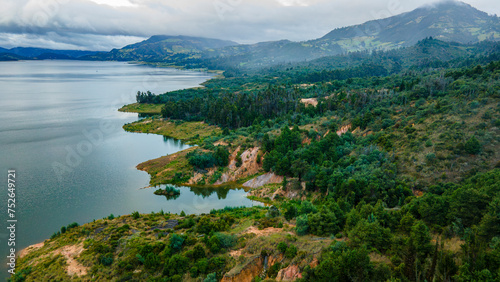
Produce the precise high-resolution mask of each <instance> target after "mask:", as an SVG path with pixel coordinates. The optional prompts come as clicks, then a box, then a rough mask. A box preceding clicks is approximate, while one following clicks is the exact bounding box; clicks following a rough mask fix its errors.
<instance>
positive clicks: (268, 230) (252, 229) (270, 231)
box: [243, 226, 294, 237]
mask: <svg viewBox="0 0 500 282" xmlns="http://www.w3.org/2000/svg"><path fill="white" fill-rule="evenodd" d="M281 232H283V228H275V227H268V228H264V229H262V230H259V229H258V228H257V227H255V226H250V227H248V228H247V229H246V230H245V231H243V234H247V233H253V234H255V235H257V237H260V236H269V235H271V234H274V233H281ZM285 233H287V234H290V235H294V234H293V232H290V231H288V232H285Z"/></svg>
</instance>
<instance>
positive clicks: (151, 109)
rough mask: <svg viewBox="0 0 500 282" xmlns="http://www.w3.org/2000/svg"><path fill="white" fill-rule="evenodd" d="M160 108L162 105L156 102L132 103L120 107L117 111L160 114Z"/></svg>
mask: <svg viewBox="0 0 500 282" xmlns="http://www.w3.org/2000/svg"><path fill="white" fill-rule="evenodd" d="M161 108H162V106H161V105H158V104H144V103H134V104H130V105H126V106H123V107H121V108H120V109H119V111H120V112H132V113H139V114H150V115H154V114H160V113H161Z"/></svg>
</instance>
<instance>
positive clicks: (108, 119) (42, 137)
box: [0, 61, 254, 276]
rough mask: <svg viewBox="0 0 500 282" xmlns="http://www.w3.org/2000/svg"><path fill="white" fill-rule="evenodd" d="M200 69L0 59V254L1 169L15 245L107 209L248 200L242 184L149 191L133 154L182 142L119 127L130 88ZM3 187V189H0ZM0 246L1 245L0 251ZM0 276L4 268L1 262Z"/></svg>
mask: <svg viewBox="0 0 500 282" xmlns="http://www.w3.org/2000/svg"><path fill="white" fill-rule="evenodd" d="M209 78H210V76H209V75H208V74H206V73H198V72H188V71H179V70H174V69H161V68H152V67H148V66H141V65H132V64H127V63H119V62H80V61H32V62H0V105H1V108H0V180H1V182H0V183H3V184H2V185H0V199H1V200H2V201H1V206H0V214H1V219H2V223H1V224H0V227H1V228H0V230H1V231H0V254H1V256H2V258H3V259H4V260H5V258H6V255H7V241H6V239H7V236H8V234H7V232H6V227H2V226H4V225H5V226H6V225H7V223H6V220H7V213H6V207H7V179H6V178H7V170H8V169H15V170H16V181H17V182H16V186H17V187H16V215H17V220H18V222H17V225H16V248H17V249H18V250H20V249H21V248H23V247H26V246H28V245H30V244H33V243H37V242H40V241H43V240H44V239H46V238H48V237H50V235H51V234H52V233H54V232H55V231H57V230H59V228H60V227H61V226H63V225H67V224H69V223H71V222H75V221H76V222H78V223H80V224H82V223H86V222H89V221H92V220H93V219H99V218H103V217H105V216H108V215H110V214H114V215H115V216H116V215H122V214H130V213H131V212H132V211H139V212H141V213H146V212H151V211H160V210H162V209H163V210H164V211H165V212H167V211H170V212H174V213H178V212H180V211H181V210H184V211H185V212H187V213H202V212H208V211H210V210H211V209H212V208H223V207H224V206H239V205H247V206H250V205H252V204H254V203H253V202H252V201H250V200H248V199H247V198H246V197H245V196H246V193H245V192H244V191H243V190H219V191H217V190H210V191H199V190H195V189H190V188H186V187H183V188H181V195H180V197H178V198H176V199H175V200H167V199H166V198H165V197H163V196H156V195H154V194H153V190H152V189H141V188H142V187H145V186H147V185H148V182H149V176H148V175H147V173H145V172H141V171H138V170H136V168H135V166H136V165H137V164H139V163H140V162H143V161H146V160H149V159H153V158H157V157H160V156H163V155H166V154H172V153H175V152H177V151H179V150H183V149H185V148H188V147H189V146H187V145H185V144H183V143H182V142H180V141H176V140H173V139H164V138H163V137H162V136H158V135H151V134H136V133H127V132H125V131H124V130H123V129H122V126H123V124H125V123H129V122H132V121H135V120H137V119H138V117H137V114H131V113H120V112H118V111H117V109H118V108H119V107H121V106H122V105H124V104H128V103H132V102H134V101H135V93H136V92H137V91H146V90H150V91H152V92H154V93H163V92H165V91H170V90H175V89H182V88H188V87H193V86H196V85H198V84H200V83H202V82H203V81H205V80H207V79H209ZM1 187H3V188H1ZM2 190H3V192H2ZM4 254H5V255H4ZM3 265H4V266H3V267H2V276H3V274H5V270H4V269H5V263H4V264H3Z"/></svg>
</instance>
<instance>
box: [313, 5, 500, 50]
mask: <svg viewBox="0 0 500 282" xmlns="http://www.w3.org/2000/svg"><path fill="white" fill-rule="evenodd" d="M427 37H433V38H436V39H440V40H443V41H453V42H459V43H475V42H479V41H483V40H491V41H496V40H499V39H500V19H499V18H498V17H496V16H489V15H488V14H486V13H485V12H482V11H479V10H477V9H475V8H473V7H472V6H470V5H469V4H465V3H462V2H457V1H444V2H440V3H437V4H436V5H434V6H425V7H421V8H418V9H415V10H413V11H411V12H408V13H403V14H400V15H396V16H393V17H390V18H386V19H381V20H374V21H369V22H366V23H364V24H360V25H355V26H350V27H345V28H339V29H335V30H333V31H331V32H330V33H328V34H326V35H325V36H323V37H322V38H319V39H317V40H312V41H311V42H310V43H311V44H312V45H314V46H321V47H324V48H326V49H331V47H330V46H332V45H333V46H335V48H338V46H340V47H341V48H343V49H344V50H346V51H352V50H356V49H360V50H363V49H373V48H382V49H390V48H395V47H400V46H410V45H414V44H415V43H417V42H418V41H420V40H422V39H424V38H427Z"/></svg>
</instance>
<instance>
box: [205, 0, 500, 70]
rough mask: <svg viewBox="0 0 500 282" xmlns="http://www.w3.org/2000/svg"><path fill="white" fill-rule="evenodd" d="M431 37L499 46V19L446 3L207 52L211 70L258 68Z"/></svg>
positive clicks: (398, 45)
mask: <svg viewBox="0 0 500 282" xmlns="http://www.w3.org/2000/svg"><path fill="white" fill-rule="evenodd" d="M429 37H433V38H436V39H439V40H442V41H448V42H458V43H462V44H469V43H476V42H479V41H484V40H490V41H498V40H500V18H498V17H497V16H490V15H488V14H486V13H484V12H482V11H479V10H477V9H475V8H473V7H472V6H470V5H468V4H465V3H462V2H458V1H445V2H440V3H438V4H435V5H433V6H425V7H421V8H418V9H415V10H413V11H411V12H407V13H403V14H400V15H396V16H393V17H389V18H386V19H380V20H373V21H369V22H366V23H363V24H360V25H354V26H349V27H344V28H338V29H335V30H333V31H331V32H329V33H328V34H326V35H325V36H323V37H321V38H318V39H314V40H309V41H303V42H291V41H287V40H282V41H274V42H266V43H257V44H253V45H239V46H235V47H234V46H233V47H225V48H222V49H218V50H215V51H214V52H206V54H205V56H204V58H207V59H208V60H209V61H211V62H210V64H212V65H220V64H221V63H223V62H224V63H225V64H230V65H231V66H233V67H241V66H245V67H259V66H266V65H272V64H276V63H283V62H298V61H304V60H311V59H316V58H320V57H324V56H331V55H338V54H342V53H347V52H353V51H365V50H389V49H394V48H399V47H405V46H412V45H414V44H416V43H417V42H419V41H421V40H423V39H425V38H429Z"/></svg>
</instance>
